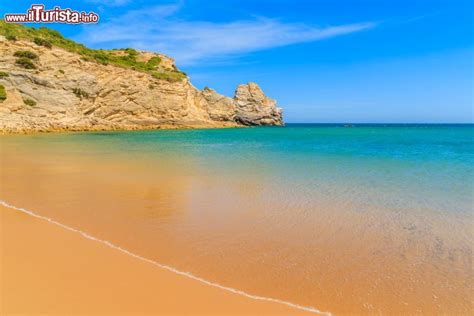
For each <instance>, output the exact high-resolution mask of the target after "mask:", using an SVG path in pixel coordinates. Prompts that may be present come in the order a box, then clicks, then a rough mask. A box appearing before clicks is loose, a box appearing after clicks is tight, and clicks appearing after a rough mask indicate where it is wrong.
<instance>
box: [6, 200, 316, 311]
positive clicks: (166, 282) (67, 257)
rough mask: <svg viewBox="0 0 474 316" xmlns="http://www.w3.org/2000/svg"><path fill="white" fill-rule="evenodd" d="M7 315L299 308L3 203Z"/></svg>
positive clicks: (292, 309) (282, 309) (291, 309)
mask: <svg viewBox="0 0 474 316" xmlns="http://www.w3.org/2000/svg"><path fill="white" fill-rule="evenodd" d="M0 219H1V235H0V237H1V240H0V245H1V247H0V249H1V261H0V263H1V265H0V272H1V274H0V276H1V278H0V283H1V295H0V314H2V315H17V314H27V315H39V314H42V315H44V314H47V315H71V314H76V315H105V314H110V315H118V314H127V315H144V314H148V315H151V314H153V315H157V314H160V315H300V314H302V315H303V314H309V313H306V312H303V311H299V310H296V309H294V308H291V307H288V306H283V305H280V304H277V303H272V302H264V301H256V300H253V299H250V298H246V297H243V296H241V295H238V294H234V293H229V292H227V291H224V290H221V289H217V288H214V287H211V286H208V285H205V284H202V283H200V282H198V281H195V280H191V279H188V278H186V277H185V276H180V275H176V274H174V273H172V272H170V271H166V270H163V269H160V268H158V267H156V266H154V265H152V264H150V263H147V262H143V261H140V260H138V259H136V258H133V257H131V256H129V255H127V254H124V253H122V252H119V251H117V250H115V249H111V248H110V247H107V246H106V245H104V244H101V243H98V242H94V241H92V240H88V239H85V238H84V237H82V236H81V235H79V234H77V233H74V232H71V231H67V230H65V229H63V228H61V227H58V226H56V225H53V224H50V223H48V222H45V221H43V220H41V219H37V218H34V217H31V216H29V215H27V214H23V213H21V212H18V211H16V210H12V209H10V208H5V207H3V206H2V207H0Z"/></svg>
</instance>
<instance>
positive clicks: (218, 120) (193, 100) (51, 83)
mask: <svg viewBox="0 0 474 316" xmlns="http://www.w3.org/2000/svg"><path fill="white" fill-rule="evenodd" d="M19 50H27V51H31V52H34V53H35V54H37V55H38V58H37V59H36V60H34V63H35V67H36V69H25V68H24V67H22V66H21V65H18V64H17V63H16V62H17V60H18V57H15V56H14V54H15V52H17V51H19ZM117 54H120V51H117ZM153 57H160V59H161V62H160V64H159V65H158V66H157V69H158V70H159V69H161V70H163V71H170V72H172V71H174V70H176V66H175V65H174V61H173V60H172V59H171V58H169V57H167V56H164V55H161V54H155V53H150V52H139V56H138V59H139V60H143V61H144V62H146V61H148V60H150V58H153ZM173 69H174V70H173ZM0 72H1V73H2V75H0V85H3V86H4V87H5V90H6V94H7V97H6V99H5V100H4V101H3V102H2V101H0V133H21V132H32V131H63V130H72V131H80V130H119V129H120V130H122V129H123V130H132V129H157V128H199V127H233V126H244V125H245V126H248V125H282V124H283V120H282V111H281V109H279V108H277V107H276V104H275V101H274V100H271V99H269V98H267V97H266V96H265V94H264V93H263V92H262V90H261V89H260V88H259V87H258V85H257V84H255V83H249V84H245V85H240V86H239V87H238V88H237V90H236V93H235V96H234V98H229V97H226V96H223V95H220V94H219V93H217V92H216V91H214V90H212V89H209V88H205V89H203V90H202V91H200V90H198V89H196V88H195V87H194V86H193V85H192V84H191V83H190V82H189V79H188V78H187V77H184V76H183V78H179V79H176V78H174V79H173V78H161V77H159V76H153V75H152V74H150V73H146V72H140V71H136V70H133V69H130V68H122V67H118V66H115V65H110V64H109V65H104V64H100V63H98V62H96V61H93V60H92V61H91V60H86V59H84V58H83V57H82V56H80V55H78V54H76V53H73V52H70V51H66V50H64V49H62V48H58V47H54V46H53V48H51V49H50V48H46V47H42V46H38V45H36V44H34V43H33V42H30V41H24V40H18V41H8V40H6V39H5V37H3V36H0ZM170 79H172V80H170Z"/></svg>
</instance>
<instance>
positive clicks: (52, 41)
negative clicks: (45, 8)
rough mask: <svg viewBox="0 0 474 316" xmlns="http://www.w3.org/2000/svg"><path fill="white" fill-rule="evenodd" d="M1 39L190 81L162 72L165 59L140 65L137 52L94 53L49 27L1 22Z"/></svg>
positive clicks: (174, 72) (172, 72)
mask: <svg viewBox="0 0 474 316" xmlns="http://www.w3.org/2000/svg"><path fill="white" fill-rule="evenodd" d="M0 35H4V36H9V37H15V38H17V39H19V40H28V41H33V42H35V43H36V44H37V45H41V46H45V47H48V48H51V47H53V46H56V47H60V48H62V49H64V50H67V51H69V52H72V53H76V54H79V55H81V56H82V59H83V60H86V61H95V62H98V63H100V64H103V65H113V66H118V67H122V68H130V69H133V70H136V71H140V72H145V73H149V74H150V75H152V76H153V77H155V78H157V79H164V80H168V81H179V80H181V79H184V78H186V74H185V73H184V72H181V71H179V70H178V69H177V68H176V67H174V69H169V70H165V69H159V70H158V69H157V66H158V65H159V64H160V62H161V58H160V57H158V56H155V57H152V58H150V59H149V60H148V61H139V60H138V59H137V56H138V55H139V54H138V52H137V51H136V50H134V49H133V48H126V49H121V50H117V49H113V50H104V49H91V48H88V47H86V46H84V45H82V44H79V43H76V42H74V41H72V40H70V39H67V38H65V37H63V36H62V35H61V33H59V32H58V31H56V30H52V29H49V28H46V27H39V28H34V27H26V26H24V25H20V24H14V23H6V22H5V21H4V20H0ZM119 52H123V53H124V54H119ZM158 74H159V75H158Z"/></svg>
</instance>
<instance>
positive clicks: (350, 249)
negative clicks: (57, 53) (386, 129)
mask: <svg viewBox="0 0 474 316" xmlns="http://www.w3.org/2000/svg"><path fill="white" fill-rule="evenodd" d="M114 135H115V134H114ZM130 135H131V134H130ZM125 136H127V137H128V136H129V134H127V135H125ZM64 137H66V136H64ZM71 137H72V136H71ZM110 137H111V138H107V144H108V143H109V142H112V141H114V139H115V138H113V137H112V136H110ZM121 137H123V136H121ZM0 141H1V140H0ZM115 141H119V142H121V141H123V140H122V139H121V138H119V140H116V139H115ZM99 145H101V146H98V145H96V146H93V145H91V142H90V139H86V140H84V141H74V140H73V139H69V138H65V139H64V140H62V139H61V138H58V137H56V136H54V135H50V136H48V137H46V136H45V137H44V139H43V138H42V137H39V136H38V137H23V136H22V137H20V136H19V137H15V138H13V137H12V138H11V139H10V138H8V139H7V138H6V139H4V142H2V143H0V200H4V201H6V202H8V203H10V204H12V205H15V206H18V207H24V208H26V209H28V210H31V211H33V212H35V213H36V214H39V215H42V216H47V217H49V218H52V219H54V220H57V221H58V222H60V223H63V224H65V225H68V226H70V227H73V228H76V229H79V230H82V231H85V232H88V233H90V234H91V235H93V236H95V237H97V238H100V239H102V240H109V241H111V242H113V243H114V244H115V245H118V246H120V247H123V248H125V249H128V250H130V251H131V252H133V253H135V254H138V255H140V256H143V257H144V258H149V259H152V260H154V261H156V262H159V263H163V264H166V265H169V266H172V267H175V268H176V269H178V270H180V271H190V272H192V273H193V274H194V275H196V276H199V277H201V278H203V279H206V280H209V281H212V282H215V283H219V284H222V285H224V286H228V287H231V288H235V289H239V290H242V291H245V292H247V293H251V294H255V295H259V296H263V297H274V298H278V299H281V300H285V301H289V302H292V303H295V304H300V305H303V306H314V307H316V308H318V309H320V310H322V311H329V312H331V313H333V314H334V315H348V314H351V315H353V314H358V315H367V314H383V315H386V314H390V315H413V314H423V315H439V314H446V315H467V314H472V310H473V305H472V302H473V300H472V298H473V296H472V293H473V292H472V284H474V283H473V270H472V246H471V241H472V227H471V226H470V223H472V221H471V222H470V221H469V219H470V218H471V217H469V216H465V215H464V214H463V213H456V212H446V211H442V212H441V211H440V212H437V211H436V210H432V209H431V208H430V207H431V206H430V205H423V207H422V208H414V209H412V208H408V207H407V209H406V210H393V209H390V208H389V207H385V205H386V204H389V202H390V200H389V199H387V198H390V197H391V196H390V195H384V192H383V190H381V189H377V190H374V189H373V187H369V186H363V187H358V186H356V185H354V184H351V183H350V182H349V181H350V179H347V180H346V181H343V182H337V183H334V187H333V188H332V187H330V182H328V181H327V180H324V181H322V180H321V182H320V183H316V184H318V186H315V183H311V182H309V183H307V182H303V180H304V179H302V180H301V181H300V179H299V178H298V179H296V180H295V179H292V178H286V177H283V176H282V175H280V174H279V173H278V169H275V168H272V166H271V165H269V164H268V163H264V162H263V161H262V160H259V159H255V158H252V156H250V158H251V159H249V161H248V162H245V161H244V160H242V161H244V162H241V165H239V164H236V163H234V164H231V163H230V162H229V161H226V160H223V162H222V164H210V163H209V162H207V161H208V160H211V159H212V158H213V157H212V156H209V155H208V154H205V153H204V151H202V152H201V151H197V152H191V153H186V151H183V152H175V151H173V150H174V146H173V148H166V147H164V148H160V150H156V151H153V152H152V153H150V152H148V151H147V148H148V146H151V144H150V143H146V146H144V148H139V149H140V150H139V151H133V150H128V148H125V149H122V150H119V149H116V148H114V147H112V148H109V147H107V146H106V144H99ZM102 145H103V146H102ZM128 146H129V145H127V147H128ZM200 155H201V158H204V159H203V160H206V162H207V163H205V164H204V163H203V162H202V161H201V160H199V158H200ZM239 161H241V160H240V158H239ZM211 162H213V163H215V161H213V160H211ZM292 165H293V164H292ZM280 167H282V166H280ZM321 168H322V167H321ZM283 178H284V181H283V182H282V181H281V180H282V179H283ZM290 180H291V181H290ZM371 190H374V191H373V192H372V191H371ZM325 192H328V193H329V194H328V197H325V196H324V195H325ZM332 192H335V193H337V194H333V193H332ZM417 192H418V191H416V192H415V193H417ZM352 193H354V194H352ZM430 196H431V195H430ZM370 198H373V199H374V198H376V199H380V200H381V201H382V202H383V203H381V204H382V206H383V207H377V206H378V205H377V204H375V203H372V204H370V203H364V202H365V201H370ZM404 200H405V198H403V199H402V201H404ZM397 201H399V200H397ZM379 206H380V205H379ZM448 210H449V209H448ZM9 212H10V213H11V212H13V213H15V211H13V210H10V211H9ZM1 213H2V214H3V213H6V211H5V210H3V209H2V210H1ZM17 216H18V215H17ZM18 218H22V219H25V220H26V221H28V222H29V221H31V219H30V218H29V217H28V216H25V215H21V216H19V217H18ZM466 218H467V219H468V220H466ZM17 224H19V223H17ZM40 224H41V226H42V227H44V228H43V230H46V231H50V232H49V233H43V232H40V231H39V232H38V233H32V232H34V230H35V229H34V228H29V227H28V226H26V227H24V228H21V227H20V226H18V228H16V227H14V226H11V228H10V229H7V226H6V225H4V226H5V228H3V229H2V234H3V235H4V236H7V234H5V233H3V231H10V235H11V236H12V237H9V239H5V240H6V241H2V243H1V245H2V248H4V249H2V251H4V256H3V257H5V258H6V256H5V254H8V252H10V253H11V255H10V259H9V260H10V264H9V265H6V264H7V263H8V261H6V259H4V260H3V262H2V269H1V270H2V271H1V272H2V273H3V275H4V276H6V277H7V279H5V282H4V281H2V284H3V283H5V284H7V285H8V284H10V285H9V286H13V285H15V284H19V285H21V286H22V287H23V289H22V288H20V287H19V285H18V287H17V292H16V295H17V301H15V300H14V299H13V298H12V299H8V300H7V299H3V296H2V301H5V302H10V301H11V302H16V303H15V304H17V306H16V307H18V308H19V306H21V307H22V308H25V307H24V305H26V304H25V302H29V301H30V300H31V301H32V302H33V303H35V304H39V305H36V306H35V305H33V307H31V309H30V312H32V311H38V310H39V311H41V310H45V308H53V307H54V306H55V300H56V299H54V297H55V296H57V297H59V299H58V300H59V301H61V302H63V301H64V302H66V303H65V304H64V306H63V308H71V311H73V312H74V313H79V314H91V313H92V314H93V313H94V312H95V313H96V314H107V313H108V314H116V313H118V311H119V310H120V311H123V313H125V314H127V313H128V314H139V313H141V314H146V313H148V314H156V313H163V314H181V313H187V312H188V313H189V314H218V315H227V314H259V315H261V314H270V315H274V314H278V312H279V310H281V312H282V313H285V312H288V313H290V314H294V313H296V312H297V311H296V310H293V309H286V307H284V306H274V305H275V304H270V303H262V302H258V301H257V302H255V301H253V300H251V299H248V298H244V297H238V298H237V297H235V298H234V296H236V295H235V294H231V293H228V292H224V291H222V290H218V289H215V288H209V289H208V286H206V285H203V284H202V283H198V282H196V281H193V280H190V279H187V278H184V277H181V276H179V275H175V274H173V273H171V272H169V271H162V270H160V269H159V268H158V267H156V266H153V265H152V266H151V267H150V266H149V264H147V263H146V262H142V261H140V260H137V259H136V258H132V257H129V256H126V255H124V254H123V253H120V252H118V253H117V251H116V250H114V249H110V247H106V246H104V245H101V244H97V243H96V242H93V241H90V240H87V239H81V237H80V235H77V234H74V233H70V232H67V231H66V232H62V231H61V234H59V235H54V236H51V237H50V239H52V240H51V241H46V240H43V239H44V238H45V237H44V236H49V235H50V234H53V233H52V232H53V231H57V230H58V228H57V227H55V226H53V227H49V226H52V225H50V224H47V223H40ZM40 224H38V225H40ZM25 225H26V224H25ZM28 225H31V224H28ZM38 225H36V226H38ZM38 227H39V226H38ZM38 229H39V228H38ZM25 231H27V232H28V234H27V235H25V236H23V235H22V234H24V232H25ZM71 234H72V235H74V236H76V237H74V238H75V239H78V238H79V239H80V240H81V242H80V244H83V245H84V247H81V248H80V250H79V251H78V250H77V249H76V246H75V244H76V242H73V243H70V242H66V239H65V238H63V237H62V235H71ZM37 235H38V236H37ZM24 238H29V240H26V241H25V242H24V245H23V246H21V247H20V246H17V245H15V243H19V242H20V241H21V240H22V239H24ZM71 238H72V237H71ZM10 244H11V245H12V246H9V245H10ZM90 244H93V245H92V246H91V245H90ZM45 245H47V246H48V247H50V246H51V247H53V246H54V245H56V246H57V247H53V248H51V249H50V250H45V249H42V247H45ZM85 245H87V246H85ZM58 247H59V248H58ZM89 247H92V249H95V254H90V253H89V250H90V249H89ZM21 249H23V250H22V251H23V252H24V253H23V254H21V255H20V254H16V253H15V252H16V251H20V250H21ZM83 249H84V250H83ZM99 249H100V251H99ZM58 250H59V252H58ZM86 250H87V251H86ZM102 251H103V253H102ZM106 253H110V254H114V256H115V257H117V258H123V257H125V258H123V259H120V260H119V259H117V258H111V257H109V256H108V255H106ZM43 254H44V255H43ZM98 254H100V256H98ZM28 256H30V257H28ZM103 256H105V257H103ZM49 257H51V258H53V260H49V259H48V260H46V259H45V258H49ZM96 258H97V259H96ZM45 260H46V261H45ZM15 261H19V262H22V263H23V264H25V265H26V263H28V265H26V266H25V267H21V266H19V265H18V269H19V270H18V271H22V274H19V273H18V272H15V271H16V270H14V269H13V268H12V267H14V266H15ZM96 261H97V262H96ZM136 261H138V262H136ZM90 262H93V264H90ZM122 262H123V263H122ZM125 262H129V264H127V265H126V264H125ZM132 262H134V263H133V265H136V266H137V267H146V268H143V269H142V268H131V267H130V266H131V265H132ZM75 264H78V266H76V268H73V269H72V270H71V271H66V272H65V269H66V267H67V268H68V269H71V267H74V265H75ZM4 266H5V267H6V268H4ZM8 267H10V268H8ZM15 269H17V268H16V267H15ZM90 269H92V270H91V271H89V270H90ZM94 269H95V270H94ZM82 270H84V271H85V272H84V273H82ZM156 270H158V272H157V271H156ZM78 271H80V272H78ZM71 275H72V277H71ZM12 276H15V277H18V276H21V279H20V280H11V279H10V281H9V279H8V278H12ZM161 276H168V277H165V278H166V280H168V279H169V280H176V282H178V280H180V281H179V282H181V283H179V284H178V283H173V282H174V281H173V282H171V283H170V284H172V285H169V284H168V283H167V282H168V281H162V280H161V279H160V277H161ZM46 277H47V278H52V279H53V280H55V279H56V281H49V279H48V281H44V278H46ZM71 279H72V280H73V281H71ZM183 279H184V280H183ZM73 282H78V285H75V284H74V283H73ZM30 283H31V284H30ZM195 283H198V284H195ZM173 284H174V285H173ZM192 284H194V285H192ZM190 287H196V288H198V289H199V290H196V292H197V293H198V294H195V293H194V291H193V290H192V289H191V290H189V291H188V288H190ZM3 288H4V289H7V288H8V287H7V286H4V287H3ZM25 288H26V289H27V290H24V289H25ZM201 289H203V290H201ZM164 290H166V293H165V294H162V293H163V292H164ZM208 291H210V292H208ZM201 292H202V293H204V294H202V295H204V296H205V297H204V298H203V297H202V296H200V295H201ZM220 292H224V293H222V294H217V295H222V297H224V298H222V299H221V298H220V297H221V296H216V297H215V298H214V296H213V294H212V293H220ZM11 293H15V292H11ZM48 293H49V294H48ZM65 293H67V294H65ZM2 295H3V294H2ZM37 295H49V301H48V299H44V298H41V299H40V298H38V297H37ZM68 295H70V296H71V297H69V298H67V297H68ZM166 295H169V297H167V296H166ZM62 296H66V298H67V299H66V298H63V297H62ZM83 296H84V298H83ZM102 296H105V297H102ZM225 297H227V298H231V301H232V300H234V299H236V300H241V301H242V302H247V303H242V305H245V304H247V305H246V306H247V307H239V306H240V305H239V303H238V302H237V301H236V302H235V306H234V305H232V304H234V303H232V302H231V301H229V304H228V303H227V298H225ZM5 298H7V297H5ZM160 300H163V301H165V302H161V301H160ZM70 301H71V302H70ZM215 301H218V303H219V304H218V305H217V303H215ZM41 302H45V303H41ZM183 302H185V303H183ZM0 303H1V302H0ZM8 304H9V305H8V306H11V307H8V306H7V307H8V308H9V309H8V311H10V310H11V308H15V306H14V305H12V304H13V303H8ZM28 304H29V303H28ZM42 304H43V305H44V306H43V305H42ZM117 304H119V305H117ZM167 304H168V305H167ZM121 305H126V306H124V307H122V306H121ZM181 305H183V306H181ZM237 305H239V306H237ZM257 305H258V306H262V307H258V306H257ZM263 305H265V306H263ZM45 306H46V307H45ZM266 306H269V308H273V309H276V310H268V311H267V310H266V309H265V308H267V307H266ZM87 308H97V311H90V310H87ZM174 308H176V309H174ZM109 310H110V312H109ZM1 311H3V310H1ZM5 311H7V310H6V309H5ZM20 312H21V310H20ZM24 313H27V314H29V312H28V311H24ZM48 313H56V314H64V313H67V314H70V313H72V312H68V311H65V310H64V309H63V310H60V311H57V312H55V311H52V312H48ZM0 314H1V312H0Z"/></svg>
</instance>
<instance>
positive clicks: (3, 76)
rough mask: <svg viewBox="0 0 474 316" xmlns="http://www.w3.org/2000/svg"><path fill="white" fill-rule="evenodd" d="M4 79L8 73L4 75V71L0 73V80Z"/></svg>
mask: <svg viewBox="0 0 474 316" xmlns="http://www.w3.org/2000/svg"><path fill="white" fill-rule="evenodd" d="M5 77H8V73H6V72H5V71H0V79H2V78H5Z"/></svg>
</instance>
